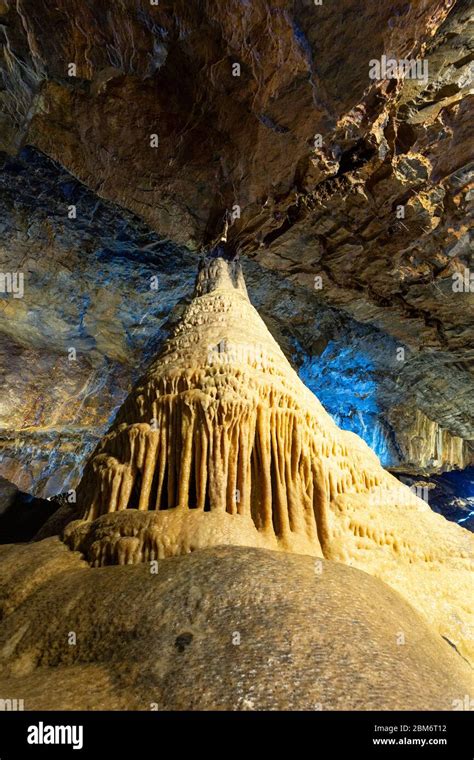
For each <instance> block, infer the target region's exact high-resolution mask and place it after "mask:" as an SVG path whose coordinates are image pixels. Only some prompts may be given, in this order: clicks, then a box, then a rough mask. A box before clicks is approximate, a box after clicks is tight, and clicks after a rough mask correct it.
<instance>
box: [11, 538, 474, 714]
mask: <svg viewBox="0 0 474 760" xmlns="http://www.w3.org/2000/svg"><path fill="white" fill-rule="evenodd" d="M0 571H1V572H0V616H1V618H2V626H1V627H0V696H1V697H2V698H9V697H18V698H22V699H23V700H24V707H25V710H51V709H60V710H77V709H89V710H98V709H105V710H126V709H128V710H145V711H150V710H159V711H160V712H163V711H166V710H298V709H299V710H323V711H328V710H396V709H398V710H414V709H419V710H436V709H438V710H460V709H463V707H464V705H465V703H466V698H467V699H468V700H469V699H471V698H472V694H471V692H472V672H471V670H470V668H469V666H468V665H467V664H466V663H465V662H464V661H463V659H462V658H461V657H459V655H458V654H456V652H455V651H454V650H453V648H452V647H450V646H449V645H448V644H447V643H446V642H445V641H443V640H442V639H441V638H440V637H439V636H437V635H436V634H435V633H434V632H433V631H432V630H431V629H430V628H429V626H428V625H427V624H426V623H425V622H424V621H423V620H422V619H421V617H420V616H419V615H418V614H417V613H416V612H415V611H414V610H413V608H412V607H411V606H410V605H409V604H408V603H407V602H406V601H405V600H404V599H402V598H401V597H400V596H399V594H397V593H396V592H394V591H392V589H390V588H389V587H388V586H387V585H386V584H385V583H382V582H381V581H380V580H379V579H377V578H372V577H370V576H369V575H367V574H366V573H363V572H361V571H360V570H356V569H354V568H350V567H346V566H344V565H341V564H339V563H336V562H330V561H326V560H324V559H321V560H320V559H316V560H314V559H312V558H311V557H307V556H306V557H305V556H299V555H296V554H289V553H283V552H280V553H277V552H272V551H268V550H262V549H252V548H245V547H237V546H226V547H214V548H208V549H203V550H202V551H199V552H194V553H193V554H191V555H187V556H182V557H171V558H168V559H164V560H162V561H159V563H158V572H157V573H152V572H150V567H149V566H148V565H145V564H140V565H133V566H126V567H124V566H121V567H120V566H114V567H99V568H91V567H89V565H88V564H87V563H86V562H84V560H82V559H81V558H80V556H79V555H78V554H75V553H73V552H71V551H69V550H68V549H67V547H65V546H64V544H62V543H61V542H60V541H59V540H58V538H49V539H46V540H44V541H39V542H37V543H34V544H30V545H29V546H18V545H17V546H1V547H0ZM71 632H74V633H75V636H76V638H75V645H74V646H71V645H70V643H69V641H70V634H71ZM402 635H403V637H404V639H403V643H402V640H401V636H402Z"/></svg>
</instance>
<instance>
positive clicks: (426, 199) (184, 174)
mask: <svg viewBox="0 0 474 760" xmlns="http://www.w3.org/2000/svg"><path fill="white" fill-rule="evenodd" d="M473 26H474V25H473V21H472V8H471V6H470V4H469V3H468V2H465V1H464V0H458V2H451V1H450V2H419V1H418V0H417V1H415V2H412V3H407V2H404V1H402V0H393V2H390V3H385V2H375V1H374V2H369V1H368V0H365V2H360V0H341V1H340V2H338V3H337V4H336V5H335V4H334V3H329V2H328V3H326V2H322V4H321V5H316V4H315V3H314V2H312V1H310V0H307V1H306V2H305V1H304V0H300V1H298V0H295V2H293V3H291V2H282V1H281V0H275V1H274V2H271V3H270V2H266V1H265V0H252V2H245V1H244V0H226V2H217V0H214V1H211V0H206V1H204V0H201V1H199V2H197V1H194V2H189V1H188V0H187V1H186V2H185V0H174V2H168V1H167V0H160V2H159V5H157V6H155V5H153V4H152V3H150V2H149V1H148V0H141V1H140V0H120V1H116V2H105V1H102V0H95V1H94V2H92V0H90V1H89V2H86V1H85V0H80V1H79V0H56V2H55V3H50V2H48V1H47V0H16V2H13V0H0V45H1V51H0V67H1V79H0V151H1V152H2V155H1V166H2V170H1V174H0V214H1V216H0V230H1V238H0V253H1V260H2V271H8V272H16V271H21V272H24V273H25V297H24V298H22V299H20V298H17V299H15V298H12V297H11V294H8V293H7V294H3V297H2V309H1V313H0V331H1V332H0V350H1V352H2V374H3V377H2V382H3V388H4V390H3V394H2V395H3V399H2V428H3V434H2V436H3V442H2V447H3V452H4V453H3V456H4V458H3V465H2V466H1V467H2V470H1V471H2V474H5V475H6V476H7V477H9V478H11V479H12V480H14V481H15V482H19V483H20V485H22V486H23V487H25V488H33V487H34V488H39V490H40V491H41V490H42V489H43V492H44V493H45V492H46V491H47V492H48V493H50V494H51V493H53V492H54V491H55V490H56V491H57V490H59V489H61V488H62V487H64V483H65V481H68V478H69V481H68V482H71V481H70V474H71V468H73V469H74V468H79V467H80V464H81V462H82V460H83V457H84V455H85V453H86V451H87V450H90V447H91V446H92V445H93V443H94V441H95V440H97V436H98V435H100V434H101V432H103V429H104V426H106V425H107V423H108V421H109V420H110V418H111V416H112V415H113V413H114V411H115V410H116V409H117V407H118V405H119V404H120V403H121V402H122V401H123V398H124V397H125V395H126V393H127V391H128V389H129V388H130V384H131V383H132V382H133V381H134V380H135V379H136V377H137V374H138V373H139V372H140V371H141V370H142V369H143V367H144V365H145V364H146V362H147V361H149V360H150V358H151V356H152V355H153V353H154V352H155V351H156V349H157V346H158V344H159V342H160V341H161V340H162V339H163V337H164V335H165V334H166V331H167V330H168V329H169V325H170V323H172V322H173V318H174V316H173V315H174V314H176V312H177V311H179V308H180V302H182V300H183V299H184V298H186V296H187V295H189V291H190V288H191V283H192V281H193V278H194V272H195V267H196V259H197V254H198V253H199V252H200V251H202V250H203V249H205V248H207V247H209V246H210V245H212V244H213V243H214V242H215V241H216V240H218V239H219V237H220V236H221V234H222V233H223V230H224V224H225V220H226V218H227V220H228V221H229V222H230V224H229V226H228V232H227V234H228V239H229V241H230V242H231V243H232V244H233V245H234V246H235V248H236V249H237V250H238V251H239V252H240V254H241V256H242V259H243V261H244V266H245V271H246V276H247V279H248V284H249V292H250V295H251V298H252V300H253V302H254V303H255V305H256V306H257V308H259V310H260V311H261V313H262V316H263V317H264V319H265V320H266V322H267V324H268V326H269V327H270V329H271V331H272V332H273V334H274V335H275V336H276V337H277V339H278V340H279V342H280V343H281V344H282V347H283V348H284V350H285V351H286V352H287V354H288V355H289V357H290V358H291V359H292V361H293V362H294V363H295V364H296V365H297V366H298V368H299V370H300V373H301V376H302V377H303V379H304V380H305V382H307V384H308V385H309V386H310V387H311V388H312V390H314V392H315V393H316V394H317V395H318V396H319V398H320V399H321V401H322V402H323V403H324V404H325V405H326V407H327V408H328V409H329V411H330V412H331V413H332V414H333V416H336V417H337V418H338V422H339V423H340V424H341V425H342V426H346V427H351V428H352V429H354V430H356V432H358V433H359V434H363V433H365V437H366V440H368V442H369V443H370V444H371V445H373V447H374V448H375V449H376V451H377V452H378V453H379V454H382V455H383V461H384V460H385V461H384V463H385V464H387V465H391V466H404V467H412V468H414V469H415V470H416V469H417V468H418V469H420V470H421V469H425V470H430V471H434V470H437V471H440V470H443V469H449V468H451V467H466V466H467V465H468V464H469V463H470V462H471V461H472V438H473V424H472V387H473V386H472V369H473V359H474V355H473V341H472V336H473V325H474V305H473V298H472V292H471V281H470V279H469V276H470V267H471V269H472V266H473V263H472V244H471V241H472V232H471V225H470V214H471V213H472V203H473V189H472V187H473V185H472V179H473V168H472V160H471V159H472V143H473V140H472V122H473V119H472V116H473V100H474V95H473V94H472V81H473V75H472V65H473V64H472V59H473V52H472V51H473V46H474V42H473ZM383 56H387V57H393V58H396V59H408V58H418V59H420V60H422V61H424V62H426V64H427V67H428V72H429V76H428V77H427V78H426V79H425V80H422V79H416V80H415V79H411V78H408V77H405V78H397V79H394V78H386V79H376V80H375V79H371V78H370V76H369V70H370V67H369V61H370V60H371V59H377V60H381V59H382V57H383ZM71 208H74V213H75V218H71V215H70V211H71ZM400 209H401V211H400ZM154 276H157V277H158V281H159V285H158V288H157V289H155V290H153V289H151V288H150V280H151V279H152V278H153V277H154ZM456 277H458V278H460V279H458V280H456ZM455 281H458V282H459V281H460V282H462V283H464V286H463V287H462V288H461V289H459V288H454V287H453V283H454V282H455ZM472 289H474V286H473V288H472ZM170 320H171V321H170ZM71 348H74V349H75V351H76V353H77V357H76V360H75V361H70V354H69V352H70V349H71ZM400 349H403V350H402V352H401V353H400ZM20 444H21V447H22V451H23V452H24V453H23V455H22V457H23V458H21V457H19V456H18V447H19V446H20ZM25 452H26V454H25ZM77 452H80V453H77ZM38 463H39V464H38ZM53 471H54V472H55V473H56V474H55V476H54V477H55V479H53V480H51V479H50V474H51V473H52V472H53ZM74 472H75V470H74ZM76 474H77V473H76ZM73 480H74V478H73ZM45 483H48V487H47V489H46V491H44V488H43V486H44V484H45Z"/></svg>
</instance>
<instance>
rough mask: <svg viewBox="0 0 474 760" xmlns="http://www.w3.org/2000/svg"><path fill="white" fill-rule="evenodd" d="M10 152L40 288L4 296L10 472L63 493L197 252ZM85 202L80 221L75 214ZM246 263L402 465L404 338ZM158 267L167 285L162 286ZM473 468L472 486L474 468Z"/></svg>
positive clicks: (171, 315)
mask: <svg viewBox="0 0 474 760" xmlns="http://www.w3.org/2000/svg"><path fill="white" fill-rule="evenodd" d="M2 163H3V166H2V167H1V171H0V212H1V213H0V234H1V236H2V243H3V246H4V251H3V255H4V256H7V257H8V256H9V255H10V256H11V259H10V261H6V262H2V266H3V267H5V268H10V269H12V270H15V269H16V268H19V267H21V268H22V269H24V270H25V287H26V291H27V292H26V295H25V299H24V304H23V303H13V302H12V301H11V300H10V301H8V298H9V296H8V294H0V298H1V299H2V302H3V305H4V306H6V307H7V308H5V309H3V310H2V309H0V354H1V358H2V378H1V379H2V383H3V386H4V389H5V392H4V397H3V399H2V417H1V423H0V444H1V448H0V475H4V476H5V477H7V478H9V479H11V480H13V482H16V483H17V484H18V485H19V487H20V488H22V489H23V490H25V491H29V492H31V493H34V494H35V495H38V496H43V497H45V496H46V497H50V496H53V495H55V494H57V493H60V492H63V491H66V490H68V489H69V488H71V487H74V486H75V485H76V484H77V482H78V480H79V477H80V474H81V471H82V467H83V465H84V462H85V460H86V459H87V456H88V455H89V454H90V452H91V450H92V448H93V447H94V446H95V444H96V443H97V440H98V439H99V438H100V437H101V436H102V435H103V433H104V432H105V431H106V430H107V428H108V427H109V426H110V424H111V422H112V420H113V418H114V416H115V414H116V411H117V409H118V407H119V406H120V405H121V404H122V402H123V401H124V399H125V398H126V396H127V394H128V392H129V390H130V388H131V386H132V385H133V383H134V382H135V381H136V380H137V378H138V377H139V375H140V374H141V373H142V372H143V371H144V369H145V367H146V366H147V365H148V363H149V362H150V360H151V359H152V357H153V356H154V355H155V354H156V352H157V351H158V350H159V347H160V346H161V344H162V343H163V340H164V339H165V337H166V335H167V334H168V332H169V330H170V329H171V328H172V326H173V324H174V323H175V321H176V319H177V318H178V317H179V313H180V310H181V308H182V303H183V302H184V301H186V299H187V298H189V297H190V294H191V293H192V288H193V283H194V278H195V274H196V266H197V254H196V253H195V252H191V251H189V250H187V249H185V248H182V247H179V246H176V245H174V244H172V243H171V242H170V241H167V240H164V239H162V238H160V236H159V235H157V234H156V233H155V232H153V231H152V230H150V229H149V228H148V227H147V226H146V225H145V224H144V223H143V222H142V221H141V220H140V219H138V218H137V217H135V216H134V215H133V214H130V213H128V212H126V211H124V210H123V209H120V208H118V207H116V206H114V205H113V204H111V203H107V202H104V201H102V200H101V199H100V198H98V197H97V196H96V195H95V194H94V193H92V192H91V191H90V190H88V189H87V188H85V187H84V186H83V185H81V184H80V183H79V182H77V181H76V180H75V179H74V178H73V177H71V175H70V174H68V173H67V172H66V171H65V170H64V169H62V168H61V167H59V166H57V165H56V164H55V163H54V162H52V161H51V160H49V159H48V158H46V157H45V156H43V155H42V154H40V153H39V152H38V151H36V150H33V149H31V148H26V149H24V150H23V151H22V153H21V154H20V156H19V157H17V158H11V157H7V156H3V158H2ZM71 204H74V205H75V207H76V213H77V218H76V219H68V218H67V211H68V207H69V206H70V205H71ZM243 266H244V271H245V277H246V281H247V287H248V291H249V295H250V298H251V301H252V303H253V304H254V305H255V307H256V308H257V309H258V311H259V313H260V314H261V316H262V318H263V319H264V320H265V322H266V323H267V325H268V327H269V329H270V331H271V332H272V333H273V335H274V337H275V338H276V340H277V341H278V342H279V344H280V345H281V347H282V349H283V350H284V351H285V353H286V354H287V356H288V358H289V359H290V361H291V362H292V363H293V365H294V366H295V368H296V369H297V371H298V372H299V375H300V377H301V379H302V380H303V382H304V383H305V384H306V385H307V386H308V387H309V388H310V389H311V390H312V391H313V392H314V393H315V394H316V395H317V397H318V398H319V399H320V401H321V403H322V404H323V405H324V406H325V408H326V409H327V410H328V412H329V413H330V414H331V415H332V417H333V418H334V420H335V422H336V423H337V424H338V425H339V426H340V427H341V428H344V429H347V430H351V431H353V432H355V433H357V434H358V435H360V436H361V437H362V438H363V439H364V440H365V441H366V442H367V443H368V445H369V446H370V447H371V448H372V449H374V451H375V452H376V453H377V455H378V456H379V457H380V459H381V462H382V464H383V465H384V466H386V467H394V466H397V467H400V466H402V465H403V461H402V459H401V455H400V451H399V450H398V448H397V444H396V440H395V436H394V432H393V430H392V429H391V427H390V425H389V423H388V422H387V413H388V410H389V409H390V407H391V406H393V405H395V404H396V403H398V401H399V400H400V399H402V398H404V400H405V401H406V393H407V391H406V386H407V383H405V387H403V384H400V382H399V376H400V365H399V363H398V362H397V348H399V345H400V344H398V343H396V342H395V341H394V340H393V339H392V338H390V337H389V336H387V335H386V334H385V333H383V332H381V331H378V330H376V329H375V328H373V327H371V326H368V325H362V324H359V323H358V322H356V321H354V320H352V319H350V318H349V317H348V316H347V315H345V314H344V313H343V312H341V311H339V310H336V309H333V308H330V307H328V306H327V305H326V304H324V302H323V301H322V300H321V299H319V298H318V297H317V294H314V293H312V292H311V291H309V290H307V289H304V288H302V287H299V286H298V285H295V284H294V283H292V282H291V281H290V280H289V279H287V278H285V277H282V276H279V275H278V274H276V273H274V272H270V271H268V270H265V269H263V268H262V267H260V266H259V265H258V264H256V263H255V262H253V261H252V260H251V259H247V258H246V259H245V260H244V261H243ZM154 277H157V278H158V288H157V289H153V288H152V287H151V286H150V283H151V280H152V278H154ZM12 306H13V307H14V308H15V309H16V311H15V312H14V313H13V314H12V313H11V312H9V309H10V308H12ZM71 346H73V347H74V348H75V350H76V351H77V362H76V363H72V364H71V363H70V362H68V361H67V354H68V350H69V348H70V347H71ZM407 357H408V358H409V360H410V361H409V362H407V363H406V364H407V365H408V364H409V365H410V366H412V367H414V368H415V370H416V373H417V375H422V374H423V367H422V365H421V364H418V366H417V362H418V363H419V362H421V361H422V359H418V358H417V357H416V356H415V357H410V353H409V351H408V349H407ZM408 385H409V383H408ZM459 478H461V479H460V480H458V481H457V482H458V486H459V488H460V489H461V488H464V487H465V485H466V483H467V480H469V478H467V480H466V476H464V475H463V474H462V473H461V474H460V475H459ZM463 478H464V480H463ZM453 483H454V480H453ZM470 483H471V489H472V478H471V481H470ZM463 484H464V485H463ZM456 487H457V486H456V485H454V486H452V488H451V486H450V488H451V492H452V489H453V488H454V491H455V490H456ZM471 496H472V493H471ZM463 498H464V499H466V498H467V497H463ZM461 517H462V518H464V517H466V513H465V511H464V512H463V513H462V514H461ZM461 517H460V513H456V514H455V515H454V516H452V518H451V519H461ZM466 527H467V526H466Z"/></svg>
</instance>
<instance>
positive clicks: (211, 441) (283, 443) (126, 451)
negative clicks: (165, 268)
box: [65, 258, 473, 653]
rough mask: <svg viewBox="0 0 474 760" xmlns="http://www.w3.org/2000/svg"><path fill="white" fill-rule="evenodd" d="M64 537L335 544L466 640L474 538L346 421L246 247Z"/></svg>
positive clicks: (317, 551) (142, 542)
mask: <svg viewBox="0 0 474 760" xmlns="http://www.w3.org/2000/svg"><path fill="white" fill-rule="evenodd" d="M77 499H78V510H79V514H80V515H81V516H82V518H83V519H82V520H79V521H73V522H71V523H70V524H69V525H68V526H67V527H66V529H65V540H66V542H67V543H68V544H69V545H70V546H71V547H72V548H73V549H78V550H81V551H82V552H84V554H85V556H86V557H87V559H88V560H89V562H90V563H91V564H93V565H95V566H98V565H107V564H129V563H137V562H144V561H150V560H153V559H158V558H162V557H167V556H174V555H178V554H185V553H187V552H190V551H194V550H196V549H201V548H203V547H207V546H216V545H219V544H236V545H243V546H255V547H260V548H269V549H276V550H283V551H291V552H296V553H299V554H312V555H315V556H324V557H326V558H327V559H332V560H336V561H339V562H344V563H346V564H351V565H353V566H355V567H358V568H360V569H363V570H366V571H367V572H370V573H371V574H373V575H376V576H378V577H380V578H382V579H383V580H385V581H386V582H387V583H389V584H390V585H392V586H393V587H394V588H396V589H397V590H398V591H399V592H400V593H401V594H402V595H404V596H405V597H406V598H407V599H408V600H409V601H410V602H411V603H412V604H413V605H414V606H415V607H416V608H417V609H418V610H419V611H420V612H421V613H422V614H423V615H424V617H425V619H426V620H427V621H428V622H429V624H430V625H432V626H433V627H434V629H435V630H437V631H438V632H439V633H441V634H442V635H444V636H446V638H448V639H449V640H450V641H451V642H452V644H453V645H454V646H456V647H457V648H458V649H459V651H460V652H462V653H467V652H470V651H471V650H472V640H471V639H470V635H469V632H470V628H469V626H470V623H471V620H472V618H471V603H470V599H471V596H470V592H471V589H472V576H471V575H470V567H471V558H472V547H473V537H472V536H471V535H470V534H469V533H468V532H467V531H466V530H464V529H463V528H460V527H459V526H458V525H455V524H453V523H450V522H448V521H447V520H445V519H444V518H442V517H441V516H440V515H437V514H435V513H434V512H433V511H432V510H431V509H430V508H429V506H428V505H427V504H426V503H425V501H423V500H422V499H420V498H418V497H417V496H415V495H414V493H413V492H412V491H411V490H410V489H409V488H408V487H406V486H404V485H401V484H400V483H399V481H397V480H396V479H395V478H394V477H393V476H392V475H390V474H389V473H387V472H386V471H385V470H384V469H383V468H382V467H381V465H380V462H379V460H378V459H377V457H376V456H375V454H374V453H373V451H371V449H370V448H369V447H368V446H367V445H366V444H365V443H364V442H363V441H362V440H361V439H360V438H359V437H358V436H356V435H354V434H353V433H350V432H347V431H342V430H340V429H339V428H338V427H337V426H336V425H335V423H334V422H333V421H332V419H331V418H330V416H329V415H328V414H327V412H326V411H325V410H324V408H323V407H322V405H321V404H320V403H319V401H318V400H317V398H316V397H315V396H314V395H313V394H312V393H311V392H310V391H309V390H308V389H307V388H306V387H305V386H304V384H303V383H302V382H301V380H300V379H299V377H298V376H297V374H296V373H295V371H294V370H293V369H292V368H291V366H290V364H289V363H288V361H287V359H286V358H285V356H284V354H283V352H282V351H281V350H280V348H279V347H278V345H277V343H276V342H275V341H274V339H273V338H272V337H271V335H270V333H269V332H268V330H267V328H266V326H265V324H264V322H263V321H262V320H261V319H260V317H259V316H258V313H257V311H256V310H255V309H254V308H253V307H252V305H251V304H250V302H249V300H248V297H247V293H246V289H245V284H244V281H243V277H242V272H241V269H240V264H238V262H235V261H231V262H227V261H225V260H224V259H223V258H208V259H205V260H204V262H203V265H202V268H201V270H200V273H199V275H198V279H197V284H196V290H195V297H194V298H193V300H192V301H191V302H190V304H189V305H188V307H187V308H186V309H185V311H184V313H183V316H182V319H181V321H180V322H179V323H178V325H177V326H176V328H175V331H174V333H173V334H172V335H171V337H170V339H169V340H168V341H167V342H166V344H165V346H164V348H163V350H162V352H161V353H160V355H159V356H158V357H157V359H156V360H155V361H154V362H153V363H152V364H151V366H150V367H149V369H148V370H147V372H146V373H145V375H144V376H143V378H142V379H141V380H140V381H139V382H138V383H137V385H136V387H135V388H134V390H133V391H132V393H131V394H130V396H129V397H128V399H127V400H126V401H125V403H124V404H123V406H122V407H121V409H120V410H119V412H118V414H117V417H116V420H115V422H114V424H113V426H112V428H111V430H110V431H109V433H108V434H107V435H106V436H105V437H104V438H103V440H102V441H101V442H100V444H99V445H98V447H97V449H96V450H95V451H94V453H93V455H92V456H91V458H90V459H89V462H88V463H87V465H86V467H85V471H84V476H83V479H82V481H81V483H80V485H79V487H78V492H77Z"/></svg>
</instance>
